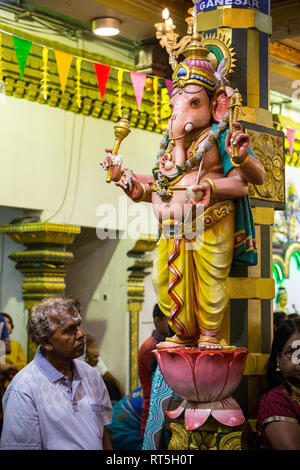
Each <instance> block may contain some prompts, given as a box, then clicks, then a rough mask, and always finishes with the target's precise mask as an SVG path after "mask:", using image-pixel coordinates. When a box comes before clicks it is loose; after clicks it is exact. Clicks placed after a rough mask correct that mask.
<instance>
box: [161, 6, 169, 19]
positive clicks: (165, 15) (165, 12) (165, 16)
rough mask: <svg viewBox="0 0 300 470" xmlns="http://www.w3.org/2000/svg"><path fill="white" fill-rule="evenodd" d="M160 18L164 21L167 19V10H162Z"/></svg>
mask: <svg viewBox="0 0 300 470" xmlns="http://www.w3.org/2000/svg"><path fill="white" fill-rule="evenodd" d="M162 17H163V19H164V20H167V19H168V18H169V10H168V9H167V8H164V10H163V12H162Z"/></svg>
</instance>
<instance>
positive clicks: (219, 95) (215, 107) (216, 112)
mask: <svg viewBox="0 0 300 470" xmlns="http://www.w3.org/2000/svg"><path fill="white" fill-rule="evenodd" d="M233 93H234V90H233V88H230V87H229V86H226V87H225V90H217V91H216V93H215V96H214V97H213V99H212V115H213V118H214V120H215V121H216V122H221V121H222V120H223V119H224V117H225V114H226V113H227V112H228V106H229V103H230V97H231V96H232V94H233Z"/></svg>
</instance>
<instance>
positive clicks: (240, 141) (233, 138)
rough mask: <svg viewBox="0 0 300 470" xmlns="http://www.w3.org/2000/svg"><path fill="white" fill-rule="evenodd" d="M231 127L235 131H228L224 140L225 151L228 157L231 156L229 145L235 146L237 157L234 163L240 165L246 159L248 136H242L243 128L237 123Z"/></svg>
mask: <svg viewBox="0 0 300 470" xmlns="http://www.w3.org/2000/svg"><path fill="white" fill-rule="evenodd" d="M233 127H234V128H235V129H236V130H235V131H234V132H233V133H231V132H230V131H229V132H228V133H227V136H226V140H225V149H226V152H227V153H228V155H230V156H231V155H232V150H231V144H234V145H236V147H237V150H238V157H237V158H235V162H236V163H240V162H242V161H243V160H244V158H245V157H246V154H247V152H248V148H249V144H250V137H249V135H248V134H244V132H243V128H242V126H241V124H240V123H239V122H234V123H233Z"/></svg>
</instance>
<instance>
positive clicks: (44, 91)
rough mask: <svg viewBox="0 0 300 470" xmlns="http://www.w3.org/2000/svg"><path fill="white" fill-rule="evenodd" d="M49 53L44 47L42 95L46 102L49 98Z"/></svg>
mask: <svg viewBox="0 0 300 470" xmlns="http://www.w3.org/2000/svg"><path fill="white" fill-rule="evenodd" d="M48 53H49V48H48V47H44V48H43V54H42V59H43V67H42V70H43V72H42V80H41V83H42V86H41V95H42V97H43V98H44V100H46V99H47V98H48V82H49V79H48V70H49V68H48Z"/></svg>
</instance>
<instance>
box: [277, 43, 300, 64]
mask: <svg viewBox="0 0 300 470" xmlns="http://www.w3.org/2000/svg"><path fill="white" fill-rule="evenodd" d="M270 55H271V57H274V58H276V59H280V60H283V61H284V62H289V63H290V64H295V65H300V50H298V49H295V48H294V47H290V46H287V45H286V44H283V43H282V42H278V41H277V42H271V44H270Z"/></svg>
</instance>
